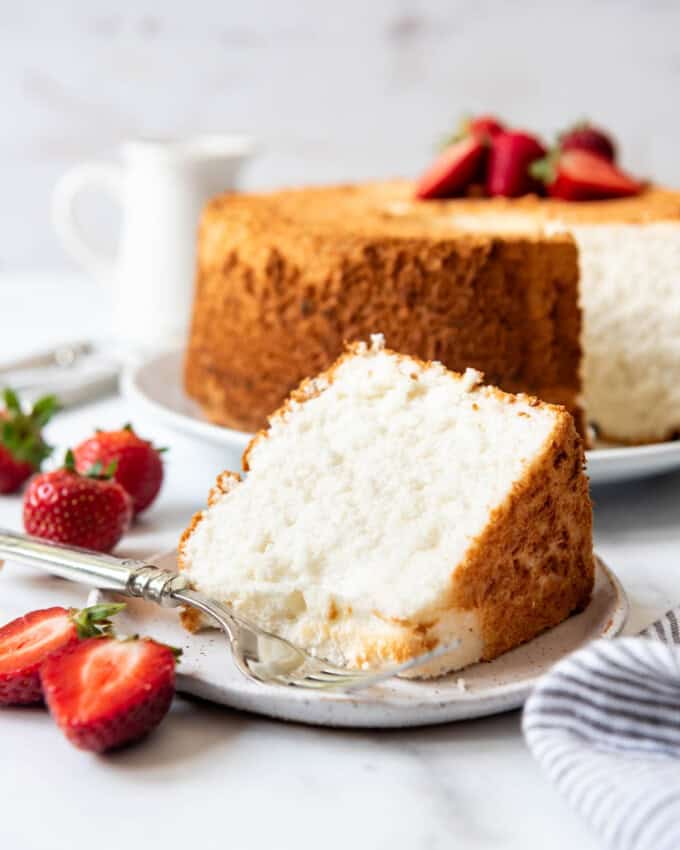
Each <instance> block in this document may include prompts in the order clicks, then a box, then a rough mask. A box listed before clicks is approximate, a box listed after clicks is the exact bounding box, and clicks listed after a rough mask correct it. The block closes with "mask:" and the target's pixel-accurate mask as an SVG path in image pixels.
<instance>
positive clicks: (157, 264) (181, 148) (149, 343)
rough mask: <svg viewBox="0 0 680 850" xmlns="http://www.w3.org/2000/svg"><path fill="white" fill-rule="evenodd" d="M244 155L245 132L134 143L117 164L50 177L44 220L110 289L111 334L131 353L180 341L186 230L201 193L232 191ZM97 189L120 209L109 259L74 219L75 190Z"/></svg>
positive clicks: (185, 314)
mask: <svg viewBox="0 0 680 850" xmlns="http://www.w3.org/2000/svg"><path fill="white" fill-rule="evenodd" d="M251 153H252V143H251V140H250V139H248V138H247V137H245V136H231V135H226V136H221V135H220V136H198V137H195V138H188V139H181V140H177V141H153V140H136V141H130V142H126V143H125V144H124V145H123V146H122V158H121V159H122V161H121V162H120V163H113V162H111V163H105V162H92V163H87V162H86V163H83V164H81V165H77V166H76V167H75V168H73V169H72V170H71V171H69V172H67V173H66V174H65V175H64V176H63V177H62V178H61V179H60V180H59V182H58V183H57V185H56V187H55V190H54V195H53V219H54V225H55V228H56V230H57V233H58V234H59V236H60V237H61V240H62V242H63V244H64V247H65V248H66V250H67V251H68V252H69V253H70V254H71V255H72V257H73V258H74V259H75V260H76V262H78V263H79V264H80V265H82V266H83V267H84V268H85V269H86V271H88V272H89V273H91V274H92V275H93V276H94V277H95V278H97V279H98V280H100V281H102V282H103V283H105V284H106V285H108V286H110V287H112V289H113V298H112V303H113V315H112V331H113V333H114V334H115V336H116V338H117V339H118V340H120V341H121V342H123V343H125V344H128V345H130V346H132V347H133V348H134V349H135V350H140V349H141V350H144V349H154V348H159V347H166V346H167V347H169V346H173V345H176V344H179V343H181V342H183V340H184V336H185V333H186V329H187V325H188V321H189V316H190V312H191V298H192V292H193V281H194V274H195V257H196V232H197V226H198V220H199V216H200V212H201V208H202V207H203V205H204V204H205V202H206V201H207V200H208V198H210V197H212V196H213V195H216V194H218V193H219V192H222V191H225V190H228V189H232V188H234V186H235V181H236V176H237V174H238V171H239V169H240V167H241V165H242V163H243V162H244V160H245V159H246V158H247V157H248V156H249V155H250V154H251ZM90 190H100V191H104V192H107V193H108V194H110V195H111V196H113V198H114V199H115V200H116V201H117V202H118V203H119V204H120V205H121V207H122V214H123V217H122V229H121V234H120V242H119V248H118V253H117V255H116V257H115V258H114V260H111V259H110V258H107V257H106V256H105V255H103V254H102V253H100V252H99V251H98V250H96V249H95V248H94V247H93V246H92V245H91V243H90V241H89V240H88V239H87V236H86V234H85V233H84V232H83V230H82V228H81V226H80V225H79V223H78V218H77V216H76V205H77V200H78V197H79V196H80V195H81V193H83V192H85V191H90Z"/></svg>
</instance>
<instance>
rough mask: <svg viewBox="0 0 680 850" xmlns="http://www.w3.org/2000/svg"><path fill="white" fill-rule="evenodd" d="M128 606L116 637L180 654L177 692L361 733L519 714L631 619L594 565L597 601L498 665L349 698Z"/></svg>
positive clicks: (169, 612) (606, 574)
mask: <svg viewBox="0 0 680 850" xmlns="http://www.w3.org/2000/svg"><path fill="white" fill-rule="evenodd" d="M151 563H154V564H156V565H158V566H159V567H164V568H165V569H175V566H176V553H175V552H168V553H166V554H164V555H161V556H158V557H155V558H152V559H151ZM104 598H108V597H107V596H106V595H105V594H104V593H102V592H101V591H93V595H92V597H91V598H90V600H89V602H90V604H92V603H94V602H96V601H101V600H102V599H104ZM124 601H126V602H127V608H126V611H124V612H123V613H122V614H120V615H118V617H117V618H116V622H117V629H118V632H119V633H120V634H125V633H127V634H149V635H152V636H153V637H154V638H156V639H157V640H161V641H163V642H165V643H168V644H170V645H172V646H179V647H181V648H182V650H183V654H182V660H181V664H180V665H179V667H178V683H177V684H178V689H179V690H180V691H182V692H184V693H187V694H193V695H194V696H198V697H202V698H203V699H207V700H210V701H211V702H216V703H221V704H223V705H227V706H230V707H231V708H236V709H241V710H244V711H252V712H255V713H257V714H264V715H266V716H268V717H275V718H278V719H281V720H294V721H299V722H302V723H313V724H317V725H321V726H353V727H367V728H378V727H381V728H391V727H392V728H394V727H405V726H428V725H431V724H435V723H444V722H450V721H454V720H465V719H469V718H473V717H484V716H486V715H489V714H496V713H498V712H501V711H507V710H509V709H512V708H518V707H519V706H521V705H522V704H523V703H524V700H525V699H526V698H527V696H528V695H529V692H530V690H531V688H532V686H533V685H534V683H535V682H536V680H537V679H538V678H539V677H540V676H542V675H543V674H544V673H545V672H547V670H548V669H549V668H550V667H552V665H553V664H555V663H556V662H557V661H559V659H560V658H562V657H564V656H565V655H567V654H568V653H570V652H573V651H574V650H576V649H578V648H579V647H580V646H582V645H583V644H585V643H588V642H589V641H591V640H594V639H596V638H599V637H614V636H615V635H617V634H618V633H619V632H620V631H621V629H623V627H624V625H625V622H626V618H627V616H628V602H627V600H626V596H625V593H624V591H623V589H622V587H621V585H620V583H619V581H618V579H617V578H616V577H615V576H614V574H613V573H612V572H611V571H610V570H609V569H608V568H607V567H606V566H605V565H604V564H603V563H602V561H600V560H599V559H598V560H597V567H596V574H595V587H594V590H593V596H592V599H591V601H590V604H589V605H588V607H587V608H586V609H585V611H582V612H581V613H580V614H577V615H575V616H572V617H570V618H569V619H568V620H566V621H565V622H563V623H561V624H560V625H559V626H556V627H555V628H553V629H550V630H549V631H547V632H545V633H544V634H542V635H540V636H539V637H537V638H534V640H532V641H530V642H529V643H526V644H524V645H523V646H520V647H518V648H517V649H514V650H512V651H510V652H507V653H505V655H501V656H500V657H499V658H497V659H495V661H491V662H488V663H480V664H475V665H473V666H471V667H468V668H466V669H464V670H462V671H460V672H457V673H452V674H450V675H448V676H444V677H441V678H439V679H429V680H423V681H417V680H407V679H393V680H391V681H389V682H387V683H386V684H384V685H380V686H378V687H375V688H371V689H369V690H366V691H363V692H359V693H356V694H352V695H350V694H329V693H319V692H317V691H315V692H313V693H310V692H309V691H306V690H300V689H296V688H286V687H282V686H277V685H262V684H259V683H257V682H254V681H250V680H247V679H246V678H245V677H244V676H242V675H241V673H239V671H238V670H237V669H236V667H235V666H234V665H233V663H232V661H231V658H230V657H229V650H228V648H227V645H226V642H225V638H224V637H223V636H222V634H221V632H219V631H216V630H213V629H209V630H205V631H203V632H199V633H198V634H190V633H188V632H187V631H185V630H184V629H183V628H182V626H181V625H180V623H179V618H178V614H177V610H176V609H165V608H159V607H157V606H155V605H152V604H150V603H148V602H143V601H141V600H137V599H130V600H128V599H126V600H124Z"/></svg>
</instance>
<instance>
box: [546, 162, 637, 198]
mask: <svg viewBox="0 0 680 850" xmlns="http://www.w3.org/2000/svg"><path fill="white" fill-rule="evenodd" d="M532 172H533V174H534V175H535V176H536V177H542V178H543V180H544V181H545V183H546V184H547V186H548V194H549V195H551V197H553V198H561V199H562V200H565V201H596V200H606V199H608V198H625V197H628V196H630V195H638V194H639V193H640V192H641V191H642V189H643V185H644V184H643V183H641V182H640V181H639V180H635V179H634V178H632V177H630V176H629V175H628V174H626V173H625V172H623V171H621V169H620V168H617V166H615V165H614V164H613V163H612V162H610V161H609V160H607V159H604V157H601V156H599V155H597V154H593V153H589V152H588V151H584V150H569V151H558V152H557V153H556V154H554V155H553V156H552V157H548V158H547V160H544V161H541V162H538V163H535V165H534V167H533V169H532Z"/></svg>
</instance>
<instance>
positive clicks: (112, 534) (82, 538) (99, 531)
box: [24, 451, 132, 552]
mask: <svg viewBox="0 0 680 850" xmlns="http://www.w3.org/2000/svg"><path fill="white" fill-rule="evenodd" d="M113 471H114V470H113V469H112V468H109V469H108V470H106V472H104V473H101V472H99V471H95V472H93V473H92V474H91V475H80V474H79V473H78V472H76V469H75V459H74V457H73V452H71V451H68V452H67V453H66V459H65V462H64V466H63V467H62V468H61V469H56V470H54V471H53V472H44V473H42V474H41V475H37V476H36V477H35V478H34V479H33V480H32V481H31V483H30V484H29V485H28V488H27V490H26V493H25V494H24V528H25V529H26V531H27V532H28V533H29V534H34V535H35V536H36V537H43V538H45V539H46V540H54V541H56V542H57V543H66V544H69V545H71V546H82V547H84V548H86V549H95V550H96V551H98V552H109V551H110V550H111V549H113V547H114V546H115V545H116V543H118V541H119V540H120V538H121V537H122V536H123V534H124V533H125V532H126V531H127V529H128V528H129V527H130V522H131V519H132V499H131V498H130V496H129V495H128V494H127V493H126V491H125V490H124V489H123V487H121V485H120V484H119V483H118V482H117V481H114V480H113V479H112V478H111V477H110V476H111V475H112V474H113Z"/></svg>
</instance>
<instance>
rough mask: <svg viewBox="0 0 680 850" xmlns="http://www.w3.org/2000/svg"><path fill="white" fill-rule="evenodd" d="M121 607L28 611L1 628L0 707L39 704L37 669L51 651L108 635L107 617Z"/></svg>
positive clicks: (106, 606)
mask: <svg viewBox="0 0 680 850" xmlns="http://www.w3.org/2000/svg"><path fill="white" fill-rule="evenodd" d="M124 607H125V605H124V604H115V603H112V604H110V605H92V606H91V607H90V608H83V609H82V610H81V611H77V610H76V609H75V608H72V609H70V610H67V609H66V608H44V609H42V610H40V611H31V612H30V613H29V614H25V615H24V616H23V617H18V618H17V619H16V620H12V622H11V623H7V625H6V626H3V627H2V628H0V705H30V704H31V703H36V702H42V698H43V693H42V686H41V684H40V666H41V664H42V663H43V661H44V660H45V659H46V658H47V657H48V656H49V655H50V654H51V653H53V652H56V651H57V650H59V649H63V648H64V647H66V646H70V645H71V644H73V643H77V642H78V641H79V640H83V639H85V638H90V637H97V636H99V635H105V634H109V633H110V631H111V621H110V619H109V617H112V616H113V615H114V614H117V613H118V612H119V611H120V610H122V609H123V608H124Z"/></svg>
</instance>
